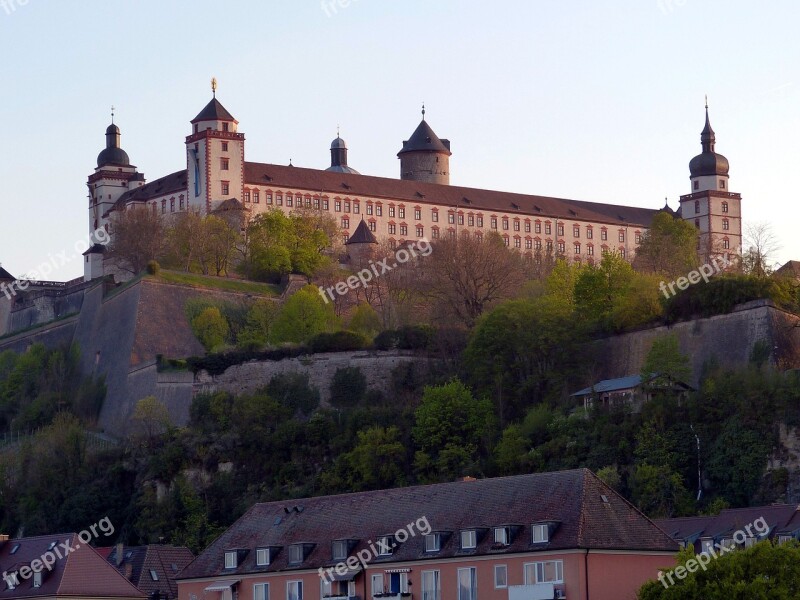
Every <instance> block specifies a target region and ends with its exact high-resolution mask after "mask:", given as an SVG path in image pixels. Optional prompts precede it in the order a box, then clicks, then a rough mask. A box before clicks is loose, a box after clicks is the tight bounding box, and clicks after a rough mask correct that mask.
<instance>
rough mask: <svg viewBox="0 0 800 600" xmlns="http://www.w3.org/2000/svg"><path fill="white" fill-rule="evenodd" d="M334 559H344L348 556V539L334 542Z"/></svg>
mask: <svg viewBox="0 0 800 600" xmlns="http://www.w3.org/2000/svg"><path fill="white" fill-rule="evenodd" d="M332 554H333V560H344V559H345V558H347V554H348V552H347V540H336V541H335V542H333V552H332Z"/></svg>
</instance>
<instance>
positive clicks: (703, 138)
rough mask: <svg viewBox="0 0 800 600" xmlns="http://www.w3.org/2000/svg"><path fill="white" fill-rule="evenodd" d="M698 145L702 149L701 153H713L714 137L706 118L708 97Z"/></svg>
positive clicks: (709, 122) (708, 120)
mask: <svg viewBox="0 0 800 600" xmlns="http://www.w3.org/2000/svg"><path fill="white" fill-rule="evenodd" d="M700 143H701V145H702V147H703V152H714V144H715V143H716V135H715V134H714V130H713V129H711V120H710V119H709V117H708V96H706V125H705V127H703V131H702V133H701V134H700Z"/></svg>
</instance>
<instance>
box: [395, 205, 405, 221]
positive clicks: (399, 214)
mask: <svg viewBox="0 0 800 600" xmlns="http://www.w3.org/2000/svg"><path fill="white" fill-rule="evenodd" d="M397 217H398V218H400V219H405V218H406V209H405V208H403V207H402V206H398V207H397Z"/></svg>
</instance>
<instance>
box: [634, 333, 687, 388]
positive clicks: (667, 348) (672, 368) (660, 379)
mask: <svg viewBox="0 0 800 600" xmlns="http://www.w3.org/2000/svg"><path fill="white" fill-rule="evenodd" d="M641 374H642V380H643V381H648V380H649V379H650V377H651V376H652V375H653V374H655V375H656V377H655V379H653V380H652V381H649V384H648V385H649V386H651V387H659V386H665V385H670V384H671V383H674V382H676V381H682V382H684V383H687V382H689V381H690V380H691V377H692V369H691V366H690V364H689V357H688V356H687V355H685V354H682V353H681V350H680V344H679V342H678V336H677V335H675V334H669V335H665V336H662V337H659V338H656V339H655V340H653V345H652V346H651V347H650V351H649V352H648V353H647V357H646V358H645V360H644V364H643V365H642V371H641Z"/></svg>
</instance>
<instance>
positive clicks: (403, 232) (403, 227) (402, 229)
mask: <svg viewBox="0 0 800 600" xmlns="http://www.w3.org/2000/svg"><path fill="white" fill-rule="evenodd" d="M400 235H408V225H405V224H402V223H401V224H400Z"/></svg>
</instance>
